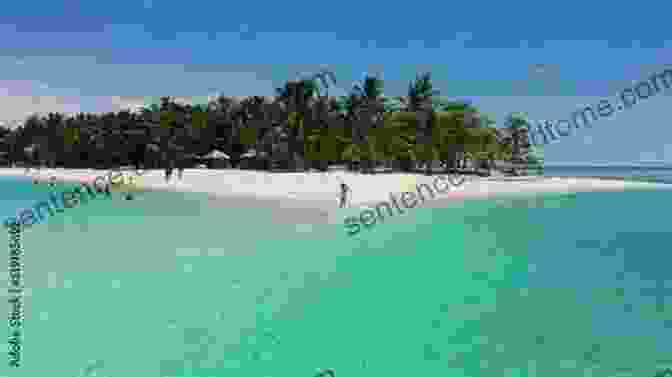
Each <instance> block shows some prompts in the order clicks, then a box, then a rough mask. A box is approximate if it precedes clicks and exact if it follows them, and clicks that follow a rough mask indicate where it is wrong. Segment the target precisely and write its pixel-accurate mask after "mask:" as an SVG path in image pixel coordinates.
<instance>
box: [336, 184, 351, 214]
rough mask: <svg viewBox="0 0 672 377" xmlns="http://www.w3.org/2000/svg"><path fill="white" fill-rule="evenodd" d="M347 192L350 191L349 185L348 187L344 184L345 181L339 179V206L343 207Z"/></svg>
mask: <svg viewBox="0 0 672 377" xmlns="http://www.w3.org/2000/svg"><path fill="white" fill-rule="evenodd" d="M348 192H350V187H348V185H346V184H345V182H343V181H341V203H340V205H339V207H340V208H343V207H345V204H346V199H347V197H348Z"/></svg>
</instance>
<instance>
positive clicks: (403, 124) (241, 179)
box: [0, 71, 659, 208]
mask: <svg viewBox="0 0 672 377" xmlns="http://www.w3.org/2000/svg"><path fill="white" fill-rule="evenodd" d="M335 83H336V77H335V76H334V74H333V73H332V72H330V71H320V72H318V73H316V74H314V75H310V76H307V77H304V78H301V79H297V80H293V81H287V82H286V83H285V84H284V85H283V86H282V87H280V88H277V89H276V95H275V96H274V97H264V96H252V97H246V98H242V99H240V98H235V97H227V96H223V95H219V96H218V97H215V98H213V99H211V100H209V102H208V103H207V104H185V103H180V102H178V101H176V100H175V99H174V98H171V97H161V98H160V103H153V104H151V105H149V106H143V107H141V108H137V109H126V110H123V111H119V112H116V113H106V114H91V113H87V114H82V113H80V114H71V115H66V114H62V113H49V114H47V115H46V116H39V115H37V114H35V115H32V116H30V117H28V118H27V119H26V121H25V122H24V124H23V125H21V126H19V127H17V128H15V129H8V128H0V148H1V149H0V156H1V158H2V162H3V163H4V165H5V166H7V167H10V168H9V169H0V175H5V176H17V175H21V173H18V172H20V171H21V168H26V172H28V170H29V168H31V167H41V166H42V167H47V168H49V169H51V173H49V175H50V176H51V177H57V178H58V179H63V180H71V181H79V182H82V181H87V182H90V181H92V180H93V179H94V178H95V177H96V176H97V175H100V174H99V173H97V172H96V171H97V170H98V169H106V170H110V169H130V168H133V167H134V168H135V170H136V172H137V171H139V170H140V169H143V170H145V171H147V172H148V173H145V174H143V176H142V179H141V180H140V181H139V182H138V184H139V185H138V186H140V187H142V188H143V189H145V188H146V189H166V188H167V189H170V190H175V189H177V191H196V192H205V193H209V194H213V195H215V196H219V197H231V196H248V197H253V198H255V199H260V198H273V199H277V198H282V199H291V200H295V201H296V202H302V203H303V204H305V203H306V202H307V203H309V205H308V207H310V208H315V207H320V208H334V207H337V205H336V203H335V201H336V198H337V197H338V196H339V194H340V193H339V184H340V183H342V182H343V181H344V180H345V181H347V184H348V185H349V186H348V188H349V193H348V195H350V198H349V204H350V205H359V206H367V205H372V204H375V203H376V202H379V201H380V200H386V199H387V198H389V195H390V194H391V193H395V192H396V193H399V192H404V191H407V190H411V191H412V190H414V187H415V186H417V185H419V184H423V183H430V182H431V181H429V180H428V179H429V178H431V176H432V175H436V174H459V175H464V176H470V179H468V180H467V182H466V183H465V184H464V185H461V186H460V187H459V188H455V189H454V190H453V191H454V192H450V193H449V194H447V195H445V198H449V199H450V198H452V199H455V198H458V197H459V198H462V197H465V198H466V197H479V196H489V195H492V194H500V193H528V194H529V193H538V192H545V191H552V192H557V191H561V192H567V191H570V192H576V191H595V190H602V189H605V190H612V189H615V190H622V189H624V188H626V187H633V186H637V187H647V188H653V187H658V186H659V185H654V184H649V183H643V182H639V183H636V182H628V181H612V182H605V181H601V180H599V179H591V178H571V179H556V178H551V177H543V155H542V154H540V153H538V152H539V150H535V147H533V146H531V145H530V143H529V142H528V137H527V125H528V121H527V119H526V118H525V116H524V115H522V114H520V113H512V114H510V115H509V116H508V117H507V118H506V120H505V122H504V126H503V127H497V126H496V125H495V122H494V121H493V120H492V119H491V118H489V117H488V116H486V115H484V114H483V113H482V112H480V111H479V109H477V108H476V107H475V106H474V105H473V104H472V103H469V102H468V101H458V100H453V101H449V100H445V99H443V98H442V97H440V96H439V91H438V90H436V89H435V88H434V87H433V85H432V79H431V74H430V73H423V74H420V75H418V76H417V77H416V78H415V79H414V80H412V81H411V82H410V83H409V86H408V92H407V94H406V96H402V97H388V96H385V95H384V94H383V87H384V85H383V84H384V83H383V80H382V79H381V78H379V77H377V76H375V75H366V76H365V77H364V78H363V80H362V81H361V82H357V83H355V84H354V85H353V86H352V89H351V91H350V92H349V93H347V95H343V96H330V95H329V89H330V88H331V87H332V86H331V85H332V84H335ZM172 168H177V169H178V170H179V171H180V174H179V177H180V179H181V177H182V174H181V173H182V171H183V170H184V169H187V174H186V177H187V178H186V179H185V180H184V181H180V182H179V183H178V184H177V185H167V184H166V182H167V181H168V180H169V179H168V178H169V176H170V174H168V171H172ZM162 169H165V170H166V176H165V181H166V182H164V177H162V171H161V170H162ZM334 171H337V172H339V173H338V176H337V177H334V175H330V173H332V172H334ZM323 173H324V174H323ZM530 174H532V175H535V176H538V175H541V176H542V177H532V178H531V177H524V176H526V175H530ZM506 176H517V177H510V178H507V177H506ZM521 176H522V177H521ZM332 178H335V180H334V179H332ZM44 179H46V177H44ZM341 199H342V198H341ZM436 202H437V203H438V202H441V201H438V200H437V201H436ZM230 204H231V205H237V203H236V202H235V201H233V202H231V203H230ZM432 205H437V204H432Z"/></svg>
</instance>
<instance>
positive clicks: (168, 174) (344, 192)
mask: <svg viewBox="0 0 672 377" xmlns="http://www.w3.org/2000/svg"><path fill="white" fill-rule="evenodd" d="M30 169H31V168H30V167H28V168H26V175H27V174H28V173H30ZM37 170H38V172H39V170H40V169H39V168H38V169H37ZM174 170H175V161H174V160H172V161H170V162H169V163H168V166H166V170H165V180H166V182H169V181H170V179H171V178H172V176H173V171H174ZM183 174H184V166H183V165H180V166H179V167H177V177H178V179H179V180H180V181H181V180H182V177H183ZM338 180H339V182H340V189H341V193H340V200H339V205H338V206H339V208H345V206H346V205H347V202H348V197H349V195H348V194H349V193H351V190H350V186H348V185H347V184H346V183H345V182H343V181H342V180H341V179H340V178H339V179H338ZM56 182H57V178H56V177H55V176H53V175H52V176H50V177H49V186H51V187H54V186H55V185H56ZM33 184H35V185H39V184H40V180H39V179H38V178H37V177H36V178H34V179H33ZM124 199H126V200H133V194H131V193H130V192H129V193H126V194H125V195H124Z"/></svg>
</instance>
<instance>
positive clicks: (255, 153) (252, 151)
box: [240, 149, 257, 158]
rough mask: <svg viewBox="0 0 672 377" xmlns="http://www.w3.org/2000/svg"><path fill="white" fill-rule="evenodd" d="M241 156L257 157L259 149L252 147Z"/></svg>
mask: <svg viewBox="0 0 672 377" xmlns="http://www.w3.org/2000/svg"><path fill="white" fill-rule="evenodd" d="M240 157H242V158H252V157H257V151H256V150H254V149H251V150H249V151H248V152H245V153H244V154H242V155H241V156H240Z"/></svg>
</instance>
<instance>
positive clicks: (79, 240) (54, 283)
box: [0, 178, 672, 377]
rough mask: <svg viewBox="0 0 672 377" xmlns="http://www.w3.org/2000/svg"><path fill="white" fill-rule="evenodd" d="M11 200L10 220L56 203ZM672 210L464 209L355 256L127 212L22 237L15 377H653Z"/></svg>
mask: <svg viewBox="0 0 672 377" xmlns="http://www.w3.org/2000/svg"><path fill="white" fill-rule="evenodd" d="M0 190H1V191H0V192H1V193H2V195H1V196H0V210H2V211H3V213H6V214H7V215H10V214H14V213H15V211H16V209H18V208H20V207H26V206H30V205H32V204H33V203H34V201H35V200H42V199H45V198H46V195H47V193H48V192H49V188H48V187H47V186H39V187H36V186H33V185H31V184H30V183H29V182H21V181H18V180H15V179H7V178H4V179H2V180H0ZM57 190H58V188H57ZM669 199H670V193H669V192H625V193H580V194H575V195H548V196H546V197H543V198H531V199H524V198H517V199H512V198H511V199H498V200H494V201H469V202H464V203H457V202H456V203H454V204H453V205H451V206H450V207H448V208H442V209H429V208H418V209H414V210H413V211H412V212H410V211H409V212H408V213H406V214H405V215H403V216H397V217H395V218H388V219H386V223H384V224H378V225H376V227H375V228H373V229H372V230H370V231H366V230H365V231H362V232H360V234H358V235H357V236H355V237H348V236H347V235H346V232H345V229H344V228H343V226H342V224H339V225H328V224H313V225H307V224H303V225H301V226H297V225H295V224H292V223H291V222H290V221H288V220H287V219H284V218H282V217H280V216H273V213H272V212H273V211H272V210H264V209H263V208H261V209H241V208H226V207H225V206H222V205H220V204H216V203H215V202H213V201H211V200H209V199H208V198H207V197H206V196H205V195H198V194H189V195H187V194H179V193H159V192H156V193H142V194H139V196H138V199H137V200H134V201H124V200H121V199H120V196H119V194H116V195H115V196H114V197H113V199H112V200H108V199H98V200H96V201H93V202H90V203H89V204H87V205H86V206H81V207H76V208H72V209H67V210H66V211H65V212H64V213H62V214H59V215H57V216H55V217H52V218H50V219H49V221H48V222H47V223H44V224H41V225H36V226H34V227H33V228H31V229H28V230H26V231H25V232H24V234H23V237H24V239H23V240H22V244H23V249H24V253H25V255H24V256H23V259H22V261H23V263H24V283H25V285H26V287H27V292H26V297H24V305H25V322H24V325H23V328H22V333H23V335H22V336H23V339H22V342H23V347H24V348H23V350H22V364H23V365H22V366H21V367H20V368H19V369H18V370H10V369H9V367H7V366H6V364H5V363H3V364H2V365H0V376H50V377H61V376H68V377H69V376H124V377H134V376H262V377H263V376H306V377H312V376H314V375H315V374H316V373H317V371H318V370H321V369H324V368H332V369H334V370H335V372H336V375H337V376H338V377H344V376H345V377H349V376H416V375H437V376H438V375H441V376H482V375H491V376H535V375H538V376H605V377H606V376H609V377H612V376H626V375H637V376H653V375H654V373H655V372H656V371H658V370H660V369H661V368H662V367H665V366H670V364H672V356H671V355H672V342H670V339H671V338H672V317H671V316H670V313H671V312H672V310H671V309H670V307H669V302H666V301H665V298H666V296H669V295H672V278H670V274H669V272H668V270H669V265H670V261H672V258H671V257H670V254H669V251H670V243H671V242H672V233H671V232H670V225H669V220H668V218H667V213H669V210H670V206H671V205H670V204H669V203H670V200H669ZM3 302H4V301H3ZM3 305H4V306H2V310H3V311H4V312H5V313H7V312H8V310H9V308H8V305H7V304H4V303H3ZM666 360H668V361H667V363H665V361H666ZM629 371H631V372H632V373H631V372H629Z"/></svg>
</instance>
